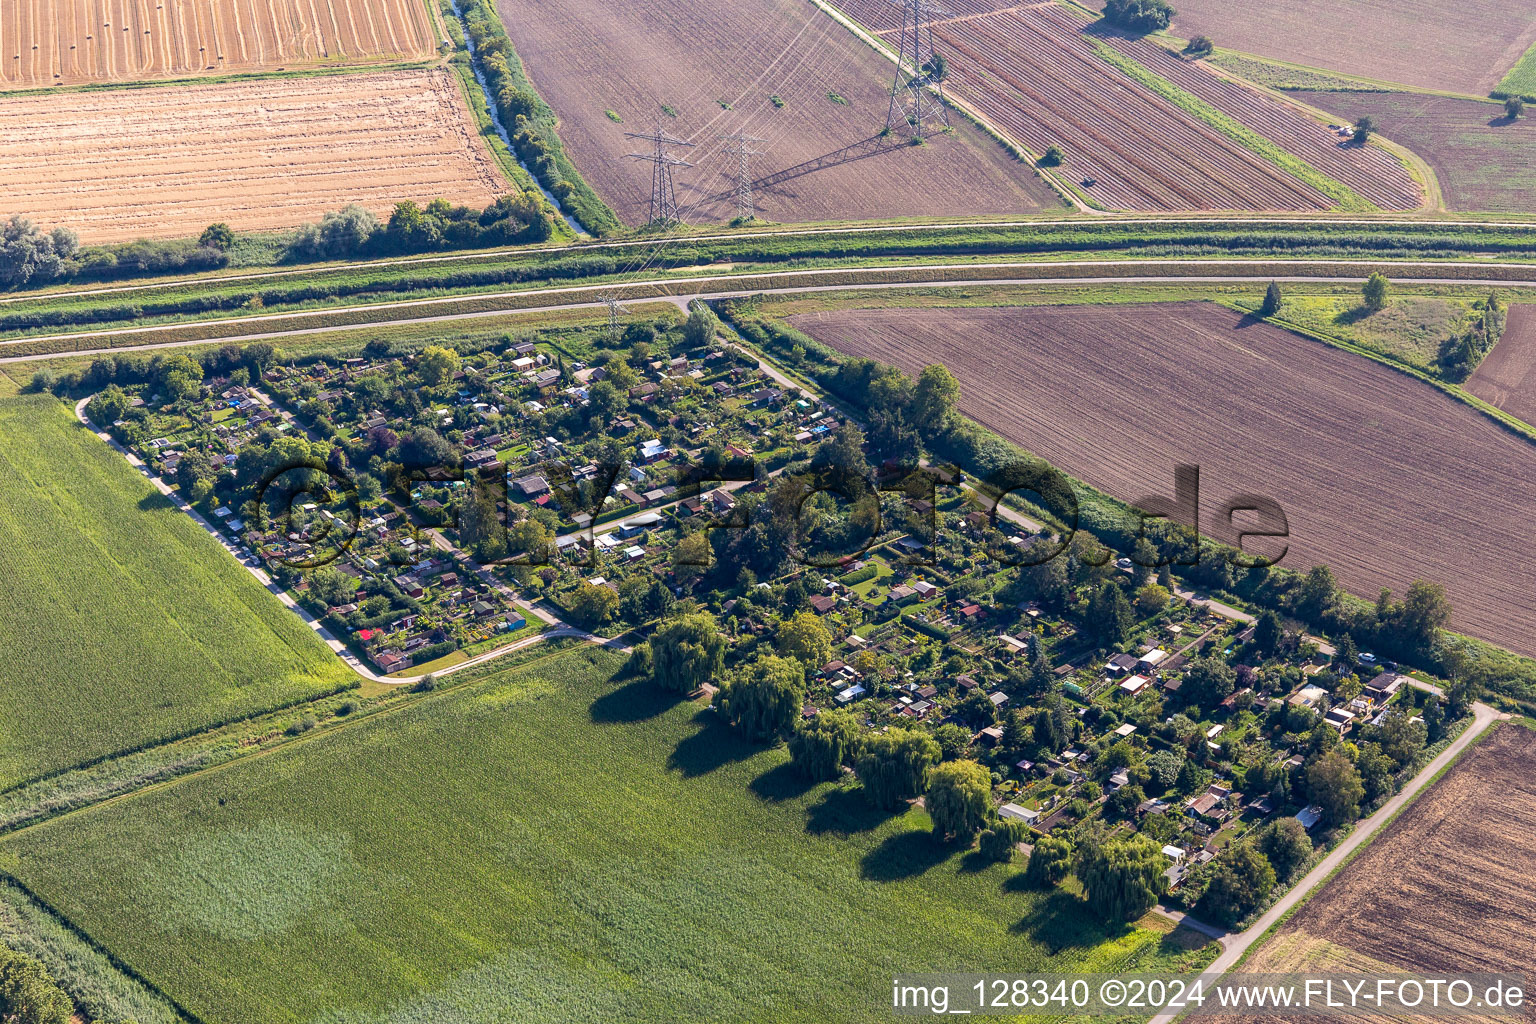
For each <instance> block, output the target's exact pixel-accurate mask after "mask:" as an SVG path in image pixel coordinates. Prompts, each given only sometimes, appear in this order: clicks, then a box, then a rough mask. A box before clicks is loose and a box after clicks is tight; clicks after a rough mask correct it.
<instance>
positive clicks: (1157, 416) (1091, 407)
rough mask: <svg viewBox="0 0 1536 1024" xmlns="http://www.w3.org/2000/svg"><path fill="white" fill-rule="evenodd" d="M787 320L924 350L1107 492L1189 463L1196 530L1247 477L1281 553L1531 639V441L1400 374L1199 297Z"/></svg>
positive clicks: (976, 401) (908, 355)
mask: <svg viewBox="0 0 1536 1024" xmlns="http://www.w3.org/2000/svg"><path fill="white" fill-rule="evenodd" d="M792 322H793V323H794V325H795V326H796V327H798V328H799V329H801V330H803V331H806V332H807V333H809V334H811V335H813V336H814V337H816V338H817V339H819V340H820V341H822V342H824V343H826V344H828V345H831V346H832V347H834V348H836V349H838V350H839V351H842V352H845V353H848V354H850V355H854V356H863V357H868V358H871V359H875V360H878V361H880V362H883V363H889V364H892V365H895V366H899V367H901V368H902V369H904V370H906V371H908V372H911V373H915V372H917V371H918V370H920V369H921V368H922V367H923V366H924V365H927V364H929V363H943V364H944V365H946V366H948V367H949V368H950V369H951V370H953V371H954V373H955V375H956V377H957V378H959V380H960V386H961V403H960V406H961V409H962V411H964V412H965V413H966V414H967V415H969V416H972V417H974V418H975V419H976V420H978V421H979V422H981V423H982V424H984V425H986V426H987V427H989V428H991V429H992V430H994V431H996V432H997V433H999V434H1001V435H1002V436H1004V437H1006V438H1008V439H1009V440H1011V441H1013V442H1015V443H1017V444H1019V445H1020V446H1022V447H1023V448H1025V449H1027V450H1029V451H1031V452H1034V453H1035V454H1037V455H1039V456H1040V457H1042V458H1044V459H1046V460H1048V461H1049V462H1051V463H1052V464H1053V465H1056V466H1058V467H1060V468H1061V469H1062V470H1064V471H1066V472H1067V473H1069V474H1071V475H1073V476H1075V477H1077V478H1078V479H1081V480H1084V481H1086V482H1087V483H1089V484H1091V485H1093V486H1094V487H1097V488H1099V489H1100V490H1103V491H1105V492H1107V493H1109V494H1112V495H1115V496H1116V497H1119V498H1122V499H1125V500H1128V501H1137V500H1139V499H1141V498H1143V497H1146V496H1148V495H1151V494H1164V495H1170V496H1171V494H1172V491H1173V473H1174V467H1175V465H1177V464H1180V463H1184V464H1195V465H1198V466H1199V467H1200V470H1201V499H1202V520H1201V528H1202V529H1203V530H1204V531H1205V532H1206V533H1208V534H1211V535H1215V536H1218V537H1220V536H1223V535H1227V536H1230V533H1231V530H1230V529H1229V528H1228V527H1227V526H1226V525H1225V524H1222V523H1219V522H1217V516H1216V509H1217V508H1219V506H1220V504H1221V503H1222V502H1223V501H1224V500H1226V499H1227V498H1229V497H1231V496H1234V495H1237V494H1253V493H1257V494H1262V495H1267V496H1269V497H1271V498H1273V499H1274V500H1275V501H1277V502H1279V503H1280V505H1281V506H1282V507H1283V508H1284V509H1285V512H1286V514H1287V516H1288V518H1289V524H1290V534H1291V536H1290V541H1289V543H1290V548H1289V552H1288V554H1287V555H1286V558H1285V560H1284V562H1283V564H1284V565H1286V566H1289V567H1291V568H1295V569H1302V570H1304V569H1306V568H1308V567H1310V566H1312V565H1315V564H1320V563H1326V564H1328V565H1330V566H1332V567H1333V569H1334V571H1335V572H1336V573H1337V574H1338V577H1339V580H1340V582H1341V583H1342V585H1344V586H1345V587H1346V588H1348V589H1349V590H1350V591H1352V592H1353V593H1355V594H1359V595H1361V596H1363V597H1367V598H1372V597H1374V596H1375V595H1376V593H1377V591H1378V590H1379V589H1380V588H1382V587H1389V588H1391V589H1393V590H1394V591H1396V592H1397V593H1399V594H1401V593H1402V592H1403V591H1404V590H1405V589H1406V588H1407V587H1408V585H1409V584H1411V583H1412V582H1413V581H1414V580H1416V579H1421V578H1423V579H1429V580H1433V581H1435V582H1438V583H1441V584H1443V585H1444V586H1445V588H1446V590H1447V593H1448V594H1449V596H1450V598H1451V600H1452V602H1453V604H1454V606H1455V610H1456V611H1455V618H1454V623H1455V625H1456V626H1458V627H1460V628H1461V629H1463V630H1465V631H1467V632H1470V633H1473V634H1475V635H1477V636H1480V637H1484V638H1486V639H1489V640H1492V641H1494V642H1496V643H1499V644H1502V645H1504V646H1507V647H1510V648H1512V649H1514V650H1517V651H1520V652H1522V653H1525V654H1536V552H1533V550H1532V547H1531V544H1530V542H1529V539H1530V511H1529V509H1530V494H1531V488H1532V486H1533V485H1536V447H1533V446H1532V445H1531V444H1530V443H1529V442H1526V441H1524V440H1522V439H1521V438H1519V437H1516V436H1515V435H1513V434H1511V433H1509V432H1508V431H1506V430H1504V429H1502V428H1501V427H1499V426H1498V425H1497V424H1495V423H1494V422H1492V421H1491V420H1489V419H1488V418H1487V417H1485V416H1483V415H1481V414H1479V413H1478V412H1476V411H1475V410H1473V409H1471V408H1470V407H1468V406H1466V405H1463V404H1462V403H1459V402H1457V401H1455V400H1454V399H1451V398H1449V397H1447V396H1446V395H1444V394H1442V393H1440V392H1439V391H1436V390H1435V389H1434V388H1432V387H1430V386H1428V385H1426V384H1423V383H1421V382H1419V381H1417V380H1414V379H1413V378H1410V377H1408V376H1406V375H1404V374H1401V373H1398V372H1396V371H1393V370H1391V369H1388V368H1386V367H1384V366H1381V365H1379V364H1376V363H1373V362H1370V361H1369V360H1366V359H1362V358H1359V357H1357V356H1354V355H1351V354H1349V353H1346V352H1342V351H1339V350H1337V349H1333V348H1330V347H1328V346H1326V345H1323V344H1320V343H1317V342H1313V341H1310V340H1308V339H1305V338H1302V337H1299V336H1297V335H1294V334H1291V333H1290V332H1287V331H1283V330H1280V329H1278V328H1275V327H1271V326H1269V325H1267V324H1264V323H1262V322H1258V321H1253V320H1249V319H1245V318H1243V317H1242V316H1240V315H1239V314H1237V313H1234V312H1231V311H1229V310H1227V309H1224V308H1222V307H1219V306H1215V305H1206V304H1200V303H1169V304H1154V305H1141V306H1048V307H1031V308H990V309H989V308H983V309H896V310H892V309H884V310H841V311H836V312H823V313H808V314H804V315H801V316H796V317H793V318H792Z"/></svg>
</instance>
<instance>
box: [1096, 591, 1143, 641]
mask: <svg viewBox="0 0 1536 1024" xmlns="http://www.w3.org/2000/svg"><path fill="white" fill-rule="evenodd" d="M1135 624H1136V613H1135V612H1133V611H1131V603H1130V602H1129V601H1127V600H1126V599H1125V591H1123V590H1121V589H1120V587H1119V586H1118V585H1117V584H1116V583H1115V582H1114V581H1113V580H1106V581H1105V583H1104V585H1103V586H1102V587H1100V588H1099V590H1098V592H1097V593H1096V594H1094V595H1093V600H1092V601H1091V602H1089V606H1088V625H1089V627H1090V628H1091V629H1092V630H1093V635H1094V636H1095V637H1096V638H1097V639H1098V641H1099V644H1100V645H1101V646H1105V647H1118V646H1119V645H1120V644H1122V643H1124V642H1125V639H1126V637H1128V636H1130V635H1131V627H1133V626H1134V625H1135Z"/></svg>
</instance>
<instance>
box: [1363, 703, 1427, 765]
mask: <svg viewBox="0 0 1536 1024" xmlns="http://www.w3.org/2000/svg"><path fill="white" fill-rule="evenodd" d="M1370 737H1371V738H1372V739H1374V740H1375V741H1376V742H1377V743H1380V744H1381V749H1382V750H1383V751H1385V752H1386V754H1387V756H1388V757H1390V758H1391V759H1392V760H1393V761H1395V762H1397V767H1398V768H1407V767H1408V766H1409V765H1411V764H1413V763H1414V761H1415V760H1417V759H1418V756H1419V754H1421V753H1422V752H1423V751H1424V744H1425V743H1426V742H1428V739H1429V730H1428V728H1427V727H1426V726H1425V723H1423V722H1415V721H1413V719H1412V718H1410V717H1409V715H1408V713H1407V712H1406V711H1404V710H1403V709H1402V708H1401V707H1396V708H1393V709H1392V710H1391V711H1389V712H1387V717H1385V718H1383V719H1382V720H1381V724H1380V725H1379V726H1376V727H1375V728H1374V729H1373V730H1371V734H1370Z"/></svg>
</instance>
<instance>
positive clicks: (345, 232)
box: [290, 203, 383, 259]
mask: <svg viewBox="0 0 1536 1024" xmlns="http://www.w3.org/2000/svg"><path fill="white" fill-rule="evenodd" d="M382 226H383V225H381V224H380V223H379V218H377V217H375V216H374V215H373V213H372V212H371V211H369V210H366V209H364V208H363V207H361V206H358V205H357V204H355V203H354V204H352V205H351V206H348V207H346V208H345V209H343V210H340V211H338V212H335V213H328V214H326V215H325V216H324V217H322V218H321V219H320V223H318V224H306V225H304V226H303V227H301V228H299V230H298V232H297V233H296V234H295V235H294V239H293V242H292V244H291V245H290V248H291V249H292V250H293V252H294V254H295V255H298V256H302V257H306V258H308V259H340V258H343V257H347V256H353V255H356V254H357V253H358V252H360V251H361V250H362V249H363V247H364V246H366V245H367V244H368V243H369V242H370V241H372V239H373V237H374V236H375V235H376V234H378V233H379V230H380V229H381V228H382Z"/></svg>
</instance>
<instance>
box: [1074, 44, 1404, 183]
mask: <svg viewBox="0 0 1536 1024" xmlns="http://www.w3.org/2000/svg"><path fill="white" fill-rule="evenodd" d="M1092 43H1093V48H1094V49H1095V50H1097V51H1098V54H1099V56H1100V57H1102V58H1103V59H1104V60H1105V62H1107V63H1109V64H1111V65H1113V66H1114V67H1116V68H1118V69H1119V70H1120V71H1122V72H1124V73H1125V74H1127V75H1129V76H1130V77H1131V78H1133V79H1135V80H1136V81H1137V82H1140V83H1141V84H1142V85H1144V86H1146V87H1147V88H1149V89H1151V90H1152V91H1153V92H1155V93H1157V94H1158V95H1159V96H1161V97H1162V98H1163V99H1165V100H1167V101H1169V102H1170V103H1172V104H1174V105H1175V106H1177V107H1178V108H1180V109H1181V110H1183V111H1185V112H1186V113H1190V114H1193V115H1194V116H1196V117H1198V118H1200V120H1202V121H1204V122H1205V123H1206V124H1208V125H1210V126H1211V127H1212V128H1215V129H1216V130H1217V131H1219V132H1221V133H1222V134H1223V135H1225V136H1227V137H1228V138H1230V139H1232V140H1233V141H1234V142H1237V143H1238V144H1239V145H1242V146H1244V147H1246V148H1247V149H1250V150H1252V151H1253V152H1255V153H1257V154H1258V155H1259V156H1261V157H1263V158H1264V159H1266V160H1268V161H1269V162H1270V163H1272V164H1274V165H1275V166H1276V167H1278V168H1280V169H1281V170H1282V171H1285V172H1286V173H1287V174H1290V175H1292V176H1293V177H1295V178H1298V179H1300V180H1301V181H1304V182H1306V183H1307V184H1308V185H1311V186H1312V187H1313V188H1315V189H1317V190H1318V191H1319V192H1321V193H1323V194H1324V195H1325V196H1327V197H1328V198H1330V199H1332V200H1333V201H1334V203H1335V204H1337V206H1338V208H1339V209H1341V210H1347V211H1349V212H1351V213H1376V212H1380V211H1379V210H1378V208H1377V206H1376V205H1375V204H1374V203H1372V202H1371V201H1370V200H1368V199H1366V198H1365V197H1364V196H1362V195H1360V193H1358V192H1356V191H1355V190H1354V189H1352V188H1350V187H1349V186H1348V185H1345V184H1343V183H1342V182H1338V181H1335V180H1333V179H1332V178H1330V177H1328V175H1326V174H1324V173H1323V172H1322V171H1319V170H1318V169H1317V168H1316V167H1313V166H1312V165H1311V164H1309V163H1307V162H1306V161H1305V160H1303V159H1301V158H1300V157H1298V156H1296V155H1295V154H1293V153H1288V152H1286V151H1285V150H1284V149H1282V148H1281V147H1280V146H1278V145H1276V144H1275V143H1273V142H1271V141H1270V140H1269V139H1266V138H1265V137H1264V136H1262V135H1260V134H1259V133H1258V132H1256V131H1254V130H1253V129H1251V128H1249V127H1248V126H1247V125H1244V124H1242V123H1241V122H1239V121H1237V120H1235V119H1234V118H1232V117H1231V116H1229V115H1227V114H1224V113H1222V112H1221V111H1220V110H1217V109H1216V108H1215V107H1213V106H1211V105H1210V104H1209V103H1207V102H1205V101H1204V100H1202V99H1200V98H1199V97H1197V96H1192V95H1190V94H1189V93H1187V92H1185V91H1184V90H1183V89H1180V88H1179V87H1178V86H1176V85H1174V84H1173V83H1172V82H1170V81H1168V79H1166V78H1164V77H1163V76H1162V75H1159V74H1156V73H1155V72H1153V71H1151V70H1149V69H1147V68H1145V67H1143V66H1142V65H1141V64H1140V63H1138V62H1136V61H1134V60H1132V59H1131V58H1130V57H1127V56H1126V55H1125V54H1123V53H1121V52H1120V51H1119V50H1117V49H1115V48H1114V47H1113V46H1110V45H1109V44H1108V43H1105V42H1104V41H1103V40H1100V39H1094V40H1092Z"/></svg>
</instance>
